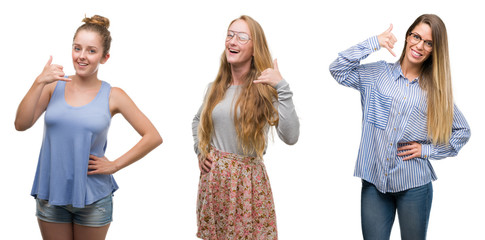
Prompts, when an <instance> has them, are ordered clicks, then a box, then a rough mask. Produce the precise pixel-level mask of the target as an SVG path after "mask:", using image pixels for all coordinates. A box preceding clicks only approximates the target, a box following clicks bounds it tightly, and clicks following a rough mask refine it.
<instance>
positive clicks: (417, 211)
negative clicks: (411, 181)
mask: <svg viewBox="0 0 485 240" xmlns="http://www.w3.org/2000/svg"><path fill="white" fill-rule="evenodd" d="M432 201H433V185H432V184H431V183H428V184H426V185H423V186H420V187H417V188H412V189H409V190H406V191H404V192H402V193H400V194H399V195H398V196H397V211H398V217H399V226H400V228H401V238H402V239H403V240H411V239H412V240H420V239H426V232H427V229H428V221H429V215H430V212H431V202H432Z"/></svg>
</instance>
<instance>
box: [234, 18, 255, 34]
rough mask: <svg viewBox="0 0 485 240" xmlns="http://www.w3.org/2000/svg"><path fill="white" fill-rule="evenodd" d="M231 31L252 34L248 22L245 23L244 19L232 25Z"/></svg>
mask: <svg viewBox="0 0 485 240" xmlns="http://www.w3.org/2000/svg"><path fill="white" fill-rule="evenodd" d="M229 30H232V31H236V32H244V33H247V34H251V32H250V31H249V26H248V24H247V23H246V21H244V20H242V19H238V20H236V21H234V22H233V23H232V24H231V26H229Z"/></svg>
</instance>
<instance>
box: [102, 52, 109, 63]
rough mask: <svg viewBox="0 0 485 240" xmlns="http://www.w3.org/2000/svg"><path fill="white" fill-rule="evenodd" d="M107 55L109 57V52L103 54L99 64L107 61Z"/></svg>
mask: <svg viewBox="0 0 485 240" xmlns="http://www.w3.org/2000/svg"><path fill="white" fill-rule="evenodd" d="M109 57H110V55H109V53H106V56H104V57H103V59H101V64H105V63H106V62H107V61H108V59H109Z"/></svg>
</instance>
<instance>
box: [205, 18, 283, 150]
mask: <svg viewBox="0 0 485 240" xmlns="http://www.w3.org/2000/svg"><path fill="white" fill-rule="evenodd" d="M237 20H243V21H245V22H246V23H247V24H248V26H249V30H250V34H251V41H253V57H252V59H251V67H250V70H249V72H248V73H247V74H246V76H245V77H244V84H243V85H242V90H241V93H240V95H239V97H238V99H237V101H236V104H235V106H234V111H233V112H234V125H235V126H236V133H237V136H238V139H237V140H238V143H239V146H240V148H241V149H242V150H243V152H244V154H254V153H256V154H257V155H258V156H259V157H262V155H263V151H264V149H265V147H266V130H267V129H266V126H267V124H269V125H270V126H274V125H276V124H277V123H278V114H277V109H276V108H275V107H274V105H273V101H275V100H276V99H277V97H278V96H277V93H276V90H275V89H274V88H272V87H271V86H268V85H265V84H254V83H253V80H255V79H257V77H258V76H260V75H261V72H262V71H264V70H265V69H267V68H271V67H272V58H271V54H270V52H269V48H268V44H267V42H266V37H265V35H264V32H263V28H261V25H259V23H258V22H256V21H255V20H254V19H252V18H251V17H249V16H246V15H243V16H241V17H240V18H237V19H235V20H233V21H232V22H231V24H229V27H230V26H231V25H232V23H234V22H235V21H237ZM231 82H232V75H231V65H230V64H229V63H228V62H227V59H226V55H225V52H223V53H222V56H221V65H220V67H219V73H218V74H217V77H216V79H215V81H214V82H213V83H212V85H211V87H210V89H209V90H208V94H207V97H206V99H205V101H204V106H203V109H202V113H201V118H200V122H199V127H198V137H199V146H198V147H199V150H200V152H201V154H202V155H203V156H206V155H207V154H208V152H209V147H210V141H211V136H212V134H213V131H214V126H213V123H212V111H213V110H214V107H215V106H216V105H217V104H218V103H219V102H220V101H221V100H222V99H223V98H224V95H225V93H226V90H227V89H228V88H229V86H230V85H231Z"/></svg>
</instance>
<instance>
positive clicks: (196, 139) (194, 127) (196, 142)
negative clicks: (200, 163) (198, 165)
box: [192, 83, 212, 155]
mask: <svg viewBox="0 0 485 240" xmlns="http://www.w3.org/2000/svg"><path fill="white" fill-rule="evenodd" d="M211 84H212V83H209V85H208V86H207V89H206V92H205V94H204V101H203V102H202V105H201V106H200V107H199V111H197V114H195V116H194V119H192V137H193V138H194V151H195V154H197V155H199V154H200V151H199V136H198V134H197V130H198V128H199V122H200V115H201V113H202V108H203V107H204V102H205V98H206V97H207V94H208V92H209V89H210V86H211Z"/></svg>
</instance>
